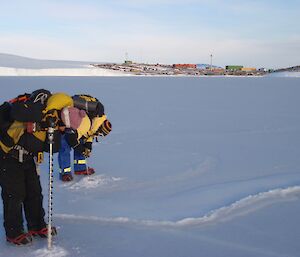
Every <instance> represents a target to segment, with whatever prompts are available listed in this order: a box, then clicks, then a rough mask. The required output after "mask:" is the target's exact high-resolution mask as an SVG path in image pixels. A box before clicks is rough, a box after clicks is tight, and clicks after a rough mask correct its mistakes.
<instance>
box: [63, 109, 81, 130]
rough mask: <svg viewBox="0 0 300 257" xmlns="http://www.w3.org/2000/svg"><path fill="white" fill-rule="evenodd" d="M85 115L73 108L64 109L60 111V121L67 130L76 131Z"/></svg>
mask: <svg viewBox="0 0 300 257" xmlns="http://www.w3.org/2000/svg"><path fill="white" fill-rule="evenodd" d="M85 115H86V113H85V111H84V110H79V109H77V108H75V107H65V108H63V109H62V111H61V114H60V116H61V119H62V121H63V123H64V124H65V125H66V127H67V128H72V129H78V127H79V126H80V123H81V121H82V119H83V118H84V117H85Z"/></svg>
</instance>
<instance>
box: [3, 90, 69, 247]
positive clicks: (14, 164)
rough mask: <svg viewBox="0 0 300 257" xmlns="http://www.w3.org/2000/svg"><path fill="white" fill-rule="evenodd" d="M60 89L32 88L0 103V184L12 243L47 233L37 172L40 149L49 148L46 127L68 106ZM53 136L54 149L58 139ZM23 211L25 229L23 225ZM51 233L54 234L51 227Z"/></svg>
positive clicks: (43, 235) (65, 96) (9, 237)
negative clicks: (54, 90)
mask: <svg viewBox="0 0 300 257" xmlns="http://www.w3.org/2000/svg"><path fill="white" fill-rule="evenodd" d="M72 105H73V100H72V98H71V97H70V96H68V95H66V94H64V93H57V94H51V93H50V92H49V91H48V90H44V89H41V90H36V91H34V92H33V93H32V94H24V95H22V96H19V97H17V98H15V99H12V100H11V101H9V102H5V103H4V104H3V105H1V106H0V116H1V117H0V120H1V124H0V185H1V187H2V194H1V196H2V200H3V218H4V223H3V224H4V228H5V232H6V240H7V241H8V242H9V243H12V244H15V245H26V244H29V243H31V242H32V236H40V237H47V234H48V231H47V226H46V223H45V220H44V216H45V211H44V209H43V195H42V188H41V184H40V178H39V174H38V172H37V165H38V164H37V163H38V162H39V161H41V159H42V158H41V155H42V153H43V151H45V150H46V151H47V149H48V148H49V146H48V143H47V132H46V130H47V127H50V126H55V127H56V128H57V127H58V124H59V114H58V113H59V112H60V110H61V109H63V108H64V107H67V106H72ZM59 136H60V132H59V131H58V130H57V131H56V133H55V136H54V140H55V143H54V150H55V151H57V150H58V148H59V142H60V137H59ZM23 212H24V214H25V218H26V221H27V231H26V230H25V229H24V226H23ZM51 233H52V234H56V229H55V228H54V227H53V228H52V231H51Z"/></svg>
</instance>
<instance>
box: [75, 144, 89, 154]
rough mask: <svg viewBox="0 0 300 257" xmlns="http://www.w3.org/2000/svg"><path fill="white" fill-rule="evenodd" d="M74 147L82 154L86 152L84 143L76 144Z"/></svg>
mask: <svg viewBox="0 0 300 257" xmlns="http://www.w3.org/2000/svg"><path fill="white" fill-rule="evenodd" d="M73 148H74V151H76V152H77V153H80V154H83V155H84V154H85V149H86V147H85V145H84V144H78V145H76V146H74V147H73Z"/></svg>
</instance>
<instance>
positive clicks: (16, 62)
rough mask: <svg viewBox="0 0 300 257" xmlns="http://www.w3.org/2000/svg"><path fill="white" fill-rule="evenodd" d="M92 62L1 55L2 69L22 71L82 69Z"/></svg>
mask: <svg viewBox="0 0 300 257" xmlns="http://www.w3.org/2000/svg"><path fill="white" fill-rule="evenodd" d="M89 64H90V62H81V61H60V60H41V59H34V58H28V57H23V56H18V55H13V54H4V53H0V67H9V68H21V69H50V68H52V69H53V68H80V67H84V66H87V65H89Z"/></svg>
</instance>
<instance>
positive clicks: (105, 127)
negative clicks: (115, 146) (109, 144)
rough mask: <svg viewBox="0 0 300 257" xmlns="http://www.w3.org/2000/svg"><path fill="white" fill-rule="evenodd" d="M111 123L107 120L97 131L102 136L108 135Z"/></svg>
mask: <svg viewBox="0 0 300 257" xmlns="http://www.w3.org/2000/svg"><path fill="white" fill-rule="evenodd" d="M111 128H112V127H111V123H110V121H109V120H105V121H104V122H103V123H102V125H101V126H100V127H99V129H98V131H97V133H98V134H99V135H102V136H104V137H105V136H107V135H108V134H109V133H110V132H111Z"/></svg>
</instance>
